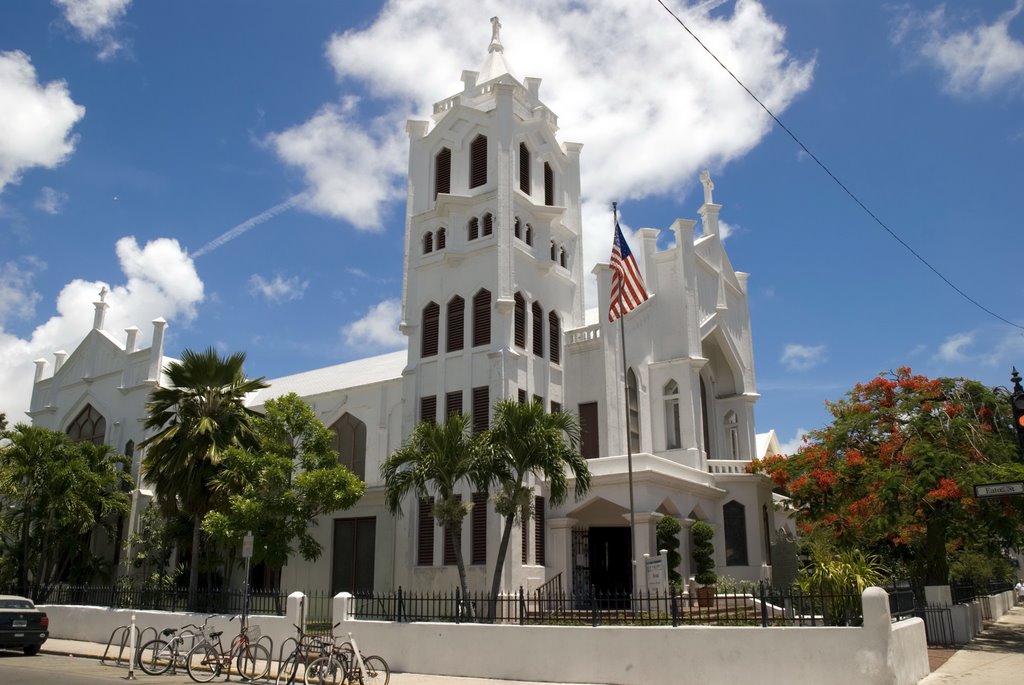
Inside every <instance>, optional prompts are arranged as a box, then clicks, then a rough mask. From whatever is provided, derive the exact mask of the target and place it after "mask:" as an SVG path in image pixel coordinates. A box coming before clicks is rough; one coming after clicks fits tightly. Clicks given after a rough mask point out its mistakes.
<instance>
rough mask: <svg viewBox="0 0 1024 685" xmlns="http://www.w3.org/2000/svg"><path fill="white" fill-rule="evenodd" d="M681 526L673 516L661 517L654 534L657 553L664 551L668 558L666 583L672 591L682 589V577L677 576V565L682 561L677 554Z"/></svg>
mask: <svg viewBox="0 0 1024 685" xmlns="http://www.w3.org/2000/svg"><path fill="white" fill-rule="evenodd" d="M682 529H683V525H682V524H681V523H679V521H678V520H677V519H676V518H675V517H673V516H663V517H662V518H660V519H658V524H657V526H655V529H654V531H655V532H654V534H655V536H656V538H657V540H658V551H659V552H660V551H661V550H666V551H667V554H666V556H667V557H668V558H667V559H666V562H667V563H668V582H669V585H670V586H671V587H672V589H673V590H676V591H678V590H679V589H680V588H682V585H683V577H682V576H681V575H679V563H680V562H681V561H682V560H683V557H682V555H681V554H679V532H680V531H681V530H682Z"/></svg>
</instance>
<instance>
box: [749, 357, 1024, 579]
mask: <svg viewBox="0 0 1024 685" xmlns="http://www.w3.org/2000/svg"><path fill="white" fill-rule="evenodd" d="M828 407H829V411H830V412H831V413H832V416H833V417H834V420H833V422H832V424H831V425H829V426H827V427H825V428H822V429H820V430H817V431H813V432H811V433H810V434H809V435H808V436H807V439H806V441H805V444H804V446H803V447H801V449H800V450H799V452H798V453H797V454H795V455H793V456H791V457H784V456H775V457H769V458H767V459H765V460H763V461H760V462H756V463H755V464H754V466H753V467H752V470H754V471H763V472H765V473H767V474H769V475H770V476H771V477H772V479H773V480H774V481H775V484H776V485H777V486H778V487H779V488H781V489H783V490H784V491H785V492H786V493H788V494H789V496H790V497H791V498H792V500H793V503H794V504H795V506H796V517H797V521H798V523H799V525H800V526H801V528H802V530H803V532H804V534H812V533H814V532H815V531H818V530H819V529H823V530H824V531H827V536H828V537H830V538H831V539H832V540H833V541H834V543H835V546H836V549H837V550H839V551H844V550H854V549H861V550H865V551H867V552H872V553H874V554H877V555H879V556H880V558H881V559H882V561H883V562H885V563H886V564H887V565H889V566H892V567H906V568H908V569H909V570H910V572H911V574H912V575H913V577H914V578H915V579H916V580H918V581H919V582H922V583H924V584H928V585H942V584H945V583H947V582H948V581H949V564H950V559H951V558H952V557H955V555H956V554H957V552H958V551H960V550H963V549H965V548H967V547H969V548H970V549H972V551H975V552H978V551H984V553H985V554H987V555H989V556H1001V555H1002V550H1003V549H1006V548H1013V547H1016V546H1018V545H1019V544H1020V542H1021V540H1022V529H1021V520H1022V518H1021V517H1022V514H1024V498H1002V499H999V498H996V499H976V498H975V497H974V491H973V486H974V485H976V484H980V483H993V482H1003V481H1017V480H1022V479H1024V465H1022V464H1021V463H1020V462H1019V461H1018V455H1017V451H1016V450H1017V447H1016V441H1015V438H1014V428H1013V426H1012V424H1011V417H1010V410H1009V404H1008V402H1007V401H1006V398H1005V397H1000V396H998V395H997V394H995V393H994V392H993V390H991V389H990V388H987V387H985V386H984V385H982V384H980V383H978V382H976V381H971V380H966V379H963V378H938V379H929V378H926V377H924V376H920V375H914V374H912V373H911V371H910V369H908V368H901V369H898V370H897V371H896V372H895V373H888V374H882V375H880V376H878V377H877V378H875V379H873V380H872V381H871V382H869V383H866V384H857V385H856V386H855V387H854V388H853V390H851V391H850V392H848V393H847V394H846V396H845V397H844V398H843V399H841V400H839V401H836V402H832V403H829V404H828Z"/></svg>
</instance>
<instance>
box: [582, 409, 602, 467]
mask: <svg viewBox="0 0 1024 685" xmlns="http://www.w3.org/2000/svg"><path fill="white" fill-rule="evenodd" d="M579 410H580V454H582V455H583V457H584V458H585V459H597V458H598V457H600V456H601V450H600V444H599V442H598V435H599V434H598V431H599V430H600V426H599V425H598V420H597V418H598V417H597V402H585V403H583V404H581V405H579Z"/></svg>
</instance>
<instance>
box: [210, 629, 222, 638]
mask: <svg viewBox="0 0 1024 685" xmlns="http://www.w3.org/2000/svg"><path fill="white" fill-rule="evenodd" d="M223 634H224V631H223V630H218V631H217V632H215V633H210V639H211V640H216V639H217V638H218V637H220V636H221V635H223Z"/></svg>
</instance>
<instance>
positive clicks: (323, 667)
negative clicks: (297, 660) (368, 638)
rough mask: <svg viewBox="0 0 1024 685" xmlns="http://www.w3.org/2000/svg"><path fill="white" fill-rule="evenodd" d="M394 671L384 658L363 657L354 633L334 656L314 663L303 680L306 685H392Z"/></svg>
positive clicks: (331, 653) (336, 648) (331, 654)
mask: <svg viewBox="0 0 1024 685" xmlns="http://www.w3.org/2000/svg"><path fill="white" fill-rule="evenodd" d="M390 680H391V669H390V668H389V667H388V662H386V661H385V660H384V657H382V656H378V655H376V654H373V655H370V656H363V655H362V653H361V652H360V651H359V646H358V645H357V644H356V639H355V638H354V637H353V636H352V633H349V634H348V641H346V642H342V643H341V644H340V645H336V646H335V647H334V649H332V650H331V652H330V654H326V655H324V656H322V657H320V658H318V659H316V660H314V661H313V663H311V664H310V665H309V666H308V667H307V668H306V673H305V676H304V678H303V682H304V683H305V685H356V684H357V683H358V685H388V681H390Z"/></svg>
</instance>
